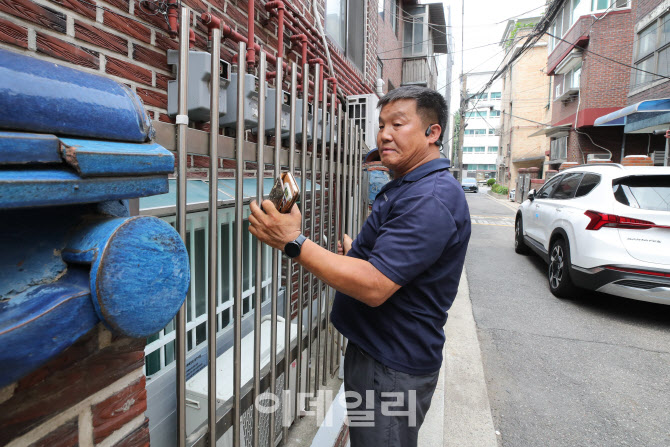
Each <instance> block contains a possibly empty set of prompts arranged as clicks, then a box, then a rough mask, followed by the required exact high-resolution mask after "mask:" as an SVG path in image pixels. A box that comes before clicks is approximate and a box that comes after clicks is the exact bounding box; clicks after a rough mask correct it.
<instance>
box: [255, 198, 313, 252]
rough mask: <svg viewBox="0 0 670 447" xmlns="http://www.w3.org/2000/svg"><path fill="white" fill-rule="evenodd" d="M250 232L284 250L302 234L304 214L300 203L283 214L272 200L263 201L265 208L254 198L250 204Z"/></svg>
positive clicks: (262, 240) (272, 245)
mask: <svg viewBox="0 0 670 447" xmlns="http://www.w3.org/2000/svg"><path fill="white" fill-rule="evenodd" d="M249 208H250V209H251V215H250V216H249V233H251V234H252V235H254V236H256V237H257V238H258V239H260V240H261V242H264V243H266V244H268V245H269V246H271V247H274V248H276V249H278V250H284V247H285V246H286V244H288V243H289V242H291V241H294V240H295V239H296V238H297V237H298V236H300V224H301V222H302V215H301V214H300V210H299V209H298V205H293V208H291V212H290V213H287V214H281V213H280V212H279V211H277V208H275V206H274V203H272V202H271V201H270V200H265V201H263V209H261V208H260V207H259V206H258V203H256V201H255V200H254V201H253V202H251V204H250V205H249Z"/></svg>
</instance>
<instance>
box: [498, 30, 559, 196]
mask: <svg viewBox="0 0 670 447" xmlns="http://www.w3.org/2000/svg"><path fill="white" fill-rule="evenodd" d="M540 18H541V17H529V18H523V19H516V20H510V21H508V23H507V27H506V28H505V32H504V33H503V38H502V40H501V42H502V43H501V46H503V48H505V49H506V53H505V59H504V61H503V66H506V65H507V61H509V60H510V58H512V57H513V56H515V55H516V53H517V51H518V50H519V47H520V42H521V41H522V40H523V39H524V38H525V37H527V36H528V35H529V34H530V32H531V30H532V29H533V27H534V26H535V25H536V24H537V23H538V21H539V20H540ZM547 40H548V38H547V36H543V37H542V38H541V39H540V40H539V41H538V42H537V43H536V44H535V45H533V46H532V47H531V48H529V49H528V50H526V51H525V52H524V53H523V55H521V57H520V58H519V59H517V60H516V61H515V62H514V63H513V64H511V66H509V67H508V68H507V69H506V70H505V72H504V73H503V74H502V90H503V95H502V107H501V109H502V116H501V121H500V152H499V154H498V163H497V164H498V175H497V179H498V182H499V183H500V184H502V185H505V186H508V187H509V189H514V185H516V180H517V177H518V175H519V169H522V168H530V167H537V168H539V169H540V170H542V169H543V167H544V166H543V165H544V161H545V152H546V151H547V150H549V141H548V140H547V139H546V138H530V137H529V136H530V135H531V134H533V133H534V132H536V131H537V130H538V129H542V128H544V127H545V126H544V123H547V122H549V120H550V119H551V102H552V97H551V92H552V88H551V78H547V76H546V75H545V73H544V69H545V67H546V65H547Z"/></svg>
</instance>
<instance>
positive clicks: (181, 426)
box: [175, 8, 190, 447]
mask: <svg viewBox="0 0 670 447" xmlns="http://www.w3.org/2000/svg"><path fill="white" fill-rule="evenodd" d="M179 14H180V15H179V19H180V20H179V23H180V28H179V78H178V82H179V87H178V88H179V106H178V107H179V111H178V118H179V119H178V120H177V140H178V141H177V157H178V164H177V216H176V227H177V231H178V232H179V236H180V237H181V239H182V240H183V241H184V244H185V243H186V133H187V132H188V104H187V102H186V101H187V98H188V92H187V86H188V32H189V29H190V26H189V20H188V19H189V17H190V16H189V12H188V8H181V10H180V12H179ZM176 320H177V321H176V326H177V327H176V341H175V344H176V350H177V352H176V355H177V366H176V368H175V372H176V374H177V380H176V382H177V389H176V397H177V446H179V447H184V446H185V445H186V302H184V304H183V305H182V306H181V308H180V309H179V312H177V318H176Z"/></svg>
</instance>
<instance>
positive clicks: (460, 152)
mask: <svg viewBox="0 0 670 447" xmlns="http://www.w3.org/2000/svg"><path fill="white" fill-rule="evenodd" d="M464 58H465V0H461V110H460V113H461V127H460V129H459V130H458V134H459V135H458V147H457V148H456V150H457V151H458V157H457V159H456V160H457V161H458V166H457V168H458V171H457V172H458V176H457V177H456V178H457V179H458V180H459V181H462V180H463V136H464V135H465V107H466V106H467V105H468V101H467V92H466V90H465V87H466V85H465V84H466V78H465V74H464V70H463V66H464V64H463V60H464Z"/></svg>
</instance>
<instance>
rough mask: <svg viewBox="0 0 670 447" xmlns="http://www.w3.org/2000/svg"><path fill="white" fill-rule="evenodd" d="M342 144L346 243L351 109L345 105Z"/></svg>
mask: <svg viewBox="0 0 670 447" xmlns="http://www.w3.org/2000/svg"><path fill="white" fill-rule="evenodd" d="M342 130H343V132H342V135H343V136H342V144H343V145H344V148H343V150H342V154H341V156H340V165H342V172H341V178H340V179H338V181H341V182H342V191H341V193H340V197H341V198H342V201H341V202H340V204H341V205H340V209H338V210H339V213H340V214H341V218H340V225H341V228H338V231H339V232H340V240H341V241H342V243H344V234H345V233H346V232H347V176H348V175H349V166H348V165H347V159H348V156H349V155H348V154H349V108H348V107H347V105H346V104H345V105H344V121H343V122H342Z"/></svg>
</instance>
